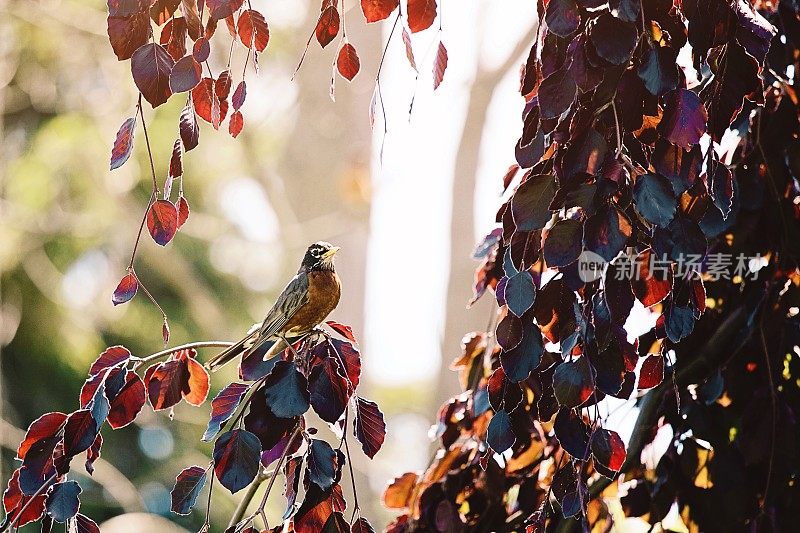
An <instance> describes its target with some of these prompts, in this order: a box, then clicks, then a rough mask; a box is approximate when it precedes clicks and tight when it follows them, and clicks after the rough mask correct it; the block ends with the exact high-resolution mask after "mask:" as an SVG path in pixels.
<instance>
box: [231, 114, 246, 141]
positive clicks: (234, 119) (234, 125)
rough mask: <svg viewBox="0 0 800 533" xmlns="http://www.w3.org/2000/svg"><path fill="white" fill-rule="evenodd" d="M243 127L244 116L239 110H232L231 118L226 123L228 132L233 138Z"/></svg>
mask: <svg viewBox="0 0 800 533" xmlns="http://www.w3.org/2000/svg"><path fill="white" fill-rule="evenodd" d="M243 127H244V117H243V116H242V112H241V111H234V112H233V114H232V115H231V120H230V122H229V123H228V132H229V133H230V134H231V136H232V137H233V138H236V137H237V136H238V135H239V134H240V133H241V132H242V128H243Z"/></svg>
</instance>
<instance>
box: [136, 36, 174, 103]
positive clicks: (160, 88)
mask: <svg viewBox="0 0 800 533" xmlns="http://www.w3.org/2000/svg"><path fill="white" fill-rule="evenodd" d="M173 65H175V61H174V60H173V59H172V57H171V56H170V55H169V53H167V51H166V50H165V49H164V48H163V47H162V46H161V45H158V44H156V43H149V44H144V45H142V46H140V47H139V48H138V49H137V50H136V51H135V52H134V53H133V56H132V57H131V72H132V73H133V81H134V82H136V87H138V88H139V91H141V93H142V96H144V98H145V100H147V101H148V102H150V105H151V106H153V107H158V106H160V105H161V104H163V103H164V102H166V101H167V99H168V98H169V97H170V95H172V91H171V90H170V88H169V76H170V72H171V71H172V67H173Z"/></svg>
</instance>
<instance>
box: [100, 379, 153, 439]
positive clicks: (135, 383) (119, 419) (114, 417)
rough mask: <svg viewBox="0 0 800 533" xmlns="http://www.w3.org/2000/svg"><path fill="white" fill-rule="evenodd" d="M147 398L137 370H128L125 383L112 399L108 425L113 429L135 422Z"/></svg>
mask: <svg viewBox="0 0 800 533" xmlns="http://www.w3.org/2000/svg"><path fill="white" fill-rule="evenodd" d="M145 400H146V394H145V389H144V382H143V381H142V378H140V377H139V376H138V375H137V374H136V372H128V373H127V374H126V376H125V385H123V386H122V388H121V389H120V391H119V392H118V393H117V394H116V396H114V399H113V400H112V401H111V410H110V411H109V413H108V419H107V420H108V425H110V426H111V428H112V429H119V428H122V427H125V426H127V425H128V424H130V423H131V422H133V421H134V420H135V419H136V417H137V415H138V414H139V412H140V411H141V410H142V407H144V403H145Z"/></svg>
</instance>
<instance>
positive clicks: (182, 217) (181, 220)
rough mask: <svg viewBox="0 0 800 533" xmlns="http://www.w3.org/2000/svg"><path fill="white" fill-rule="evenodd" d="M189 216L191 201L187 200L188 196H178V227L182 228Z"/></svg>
mask: <svg viewBox="0 0 800 533" xmlns="http://www.w3.org/2000/svg"><path fill="white" fill-rule="evenodd" d="M188 218H189V202H187V201H186V198H184V197H183V196H181V197H180V198H178V229H181V226H183V225H184V224H185V223H186V219H188Z"/></svg>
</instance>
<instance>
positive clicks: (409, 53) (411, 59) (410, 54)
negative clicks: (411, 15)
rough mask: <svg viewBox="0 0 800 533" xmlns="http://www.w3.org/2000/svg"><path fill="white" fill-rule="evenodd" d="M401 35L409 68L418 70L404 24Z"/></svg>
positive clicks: (409, 37)
mask: <svg viewBox="0 0 800 533" xmlns="http://www.w3.org/2000/svg"><path fill="white" fill-rule="evenodd" d="M362 1H363V0H362ZM402 35H403V44H404V45H405V47H406V59H408V64H409V65H411V68H413V69H414V70H417V71H418V69H417V61H416V60H415V59H414V47H413V46H412V45H411V36H410V35H409V34H408V30H406V27H405V26H403V33H402Z"/></svg>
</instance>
